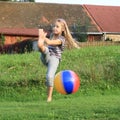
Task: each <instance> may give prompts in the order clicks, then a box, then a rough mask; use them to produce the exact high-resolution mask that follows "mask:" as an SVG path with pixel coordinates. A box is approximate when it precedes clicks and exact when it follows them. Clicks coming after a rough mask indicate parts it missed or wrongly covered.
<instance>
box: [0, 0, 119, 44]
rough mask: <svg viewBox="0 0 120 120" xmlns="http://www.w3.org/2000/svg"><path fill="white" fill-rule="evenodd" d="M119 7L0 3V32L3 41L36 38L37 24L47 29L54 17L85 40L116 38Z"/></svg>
mask: <svg viewBox="0 0 120 120" xmlns="http://www.w3.org/2000/svg"><path fill="white" fill-rule="evenodd" d="M119 13H120V7H119V6H99V5H72V4H71V5H70V4H69V5H67V4H52V3H51V4H48V3H33V2H32V3H31V2H30V3H29V2H27V3H26V2H25V3H22V2H21V3H19V2H0V34H1V35H4V36H5V43H6V44H13V43H15V42H16V41H18V40H25V39H32V40H34V39H35V40H36V39H37V37H38V26H39V25H40V26H42V27H43V28H47V31H48V32H49V31H50V30H51V25H52V23H53V21H54V20H55V19H56V18H64V19H65V20H66V21H67V23H68V26H69V27H70V30H71V32H76V27H77V26H80V29H79V31H77V33H78V34H86V35H87V39H88V41H96V40H97V41H98V40H99V41H100V40H108V39H109V40H112V41H120V15H119Z"/></svg>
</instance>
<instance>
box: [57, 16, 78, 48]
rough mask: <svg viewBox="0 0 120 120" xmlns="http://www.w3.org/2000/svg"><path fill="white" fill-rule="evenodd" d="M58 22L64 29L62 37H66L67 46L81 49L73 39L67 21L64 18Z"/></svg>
mask: <svg viewBox="0 0 120 120" xmlns="http://www.w3.org/2000/svg"><path fill="white" fill-rule="evenodd" d="M56 22H60V23H61V25H62V29H63V32H62V35H63V36H64V37H65V39H66V41H65V42H66V46H67V47H68V48H69V49H71V48H79V46H78V44H77V43H76V42H75V40H74V39H73V37H72V35H71V33H70V30H69V28H68V25H67V23H66V21H65V20H64V19H62V18H58V19H56Z"/></svg>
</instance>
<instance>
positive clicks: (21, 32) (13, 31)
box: [0, 28, 38, 37]
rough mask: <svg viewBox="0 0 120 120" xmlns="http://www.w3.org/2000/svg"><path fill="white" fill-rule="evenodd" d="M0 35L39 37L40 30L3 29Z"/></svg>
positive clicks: (0, 30)
mask: <svg viewBox="0 0 120 120" xmlns="http://www.w3.org/2000/svg"><path fill="white" fill-rule="evenodd" d="M0 33H1V34H4V35H22V36H34V37H37V36H38V29H27V28H10V29H9V28H1V29H0Z"/></svg>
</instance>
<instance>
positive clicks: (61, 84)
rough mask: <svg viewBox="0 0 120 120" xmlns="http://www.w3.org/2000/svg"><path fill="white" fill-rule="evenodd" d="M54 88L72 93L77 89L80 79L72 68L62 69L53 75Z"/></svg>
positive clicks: (65, 92) (63, 92)
mask: <svg viewBox="0 0 120 120" xmlns="http://www.w3.org/2000/svg"><path fill="white" fill-rule="evenodd" d="M54 85H55V89H56V90H57V91H58V92H59V93H61V94H72V93H75V92H77V91H78V89H79V87H80V79H79V77H78V75H77V74H76V73H75V72H74V71H72V70H63V71H60V72H58V73H57V74H56V75H55V79H54Z"/></svg>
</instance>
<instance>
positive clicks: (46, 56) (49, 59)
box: [41, 47, 59, 87]
mask: <svg viewBox="0 0 120 120" xmlns="http://www.w3.org/2000/svg"><path fill="white" fill-rule="evenodd" d="M41 61H42V63H43V64H44V65H46V66H47V74H46V85H47V86H49V87H50V86H51V87H52V86H54V77H55V73H56V71H57V67H58V65H59V59H58V58H57V57H56V56H54V55H50V53H49V49H48V48H47V47H46V50H45V52H44V53H41Z"/></svg>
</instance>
